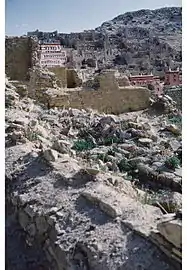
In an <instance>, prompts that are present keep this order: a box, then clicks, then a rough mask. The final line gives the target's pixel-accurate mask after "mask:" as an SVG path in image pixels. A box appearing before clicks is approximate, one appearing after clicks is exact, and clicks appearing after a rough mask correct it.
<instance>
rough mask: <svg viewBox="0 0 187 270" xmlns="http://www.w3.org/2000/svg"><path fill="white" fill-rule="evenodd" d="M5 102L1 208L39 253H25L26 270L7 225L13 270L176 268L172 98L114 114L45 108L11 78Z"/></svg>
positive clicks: (176, 152)
mask: <svg viewBox="0 0 187 270" xmlns="http://www.w3.org/2000/svg"><path fill="white" fill-rule="evenodd" d="M5 97H6V100H5V101H6V119H5V120H6V126H5V133H6V139H5V141H6V198H7V205H8V206H9V208H13V212H14V213H15V214H16V215H15V216H14V218H15V217H16V218H17V221H18V222H19V224H20V226H21V228H22V229H23V230H24V231H25V233H24V238H25V240H26V243H27V244H28V246H32V247H33V248H35V249H36V251H37V252H36V253H34V251H33V249H30V248H29V247H28V249H30V252H31V254H32V256H31V257H32V259H31V260H32V265H31V266H30V264H29V262H27V261H26V260H27V258H28V256H27V255H25V256H24V255H23V254H22V256H20V257H19V258H18V256H19V255H20V252H19V250H23V252H26V251H24V250H25V248H24V249H19V248H18V245H19V243H16V245H15V243H14V241H13V239H14V233H10V231H11V232H13V231H14V230H15V228H12V229H11V230H10V227H9V226H7V228H6V229H7V230H8V232H7V235H8V239H9V240H8V241H9V245H8V246H7V249H8V251H7V256H8V258H7V261H8V263H9V266H10V268H9V269H10V270H13V269H14V270H15V269H51V270H64V269H77V270H78V269H81V270H82V269H85V270H88V269H90V270H102V269H106V270H119V269H121V270H123V269H126V270H132V269H133V270H134V269H149V270H157V269H161V270H169V269H170V270H173V269H181V212H180V209H181V203H182V201H181V197H182V195H181V183H182V178H181V170H182V168H181V166H182V160H181V158H182V150H181V140H182V138H181V116H180V115H179V113H178V111H177V109H176V108H175V103H174V102H173V101H172V99H171V98H170V97H168V96H165V97H162V98H160V99H158V100H152V106H151V108H150V109H148V110H145V111H140V112H132V113H127V114H123V115H119V116H116V115H105V114H99V113H97V112H96V111H92V110H77V109H59V110H57V109H50V110H46V109H44V108H42V107H41V106H39V105H38V104H37V103H36V101H33V100H32V99H29V98H25V97H24V98H21V97H20V96H19V94H18V93H17V90H16V87H13V85H12V83H10V82H9V81H8V80H6V91H5ZM169 213H170V214H169ZM9 215H10V214H9V213H8V212H7V220H8V219H9V218H10V216H9ZM20 233H21V231H20ZM16 234H18V230H17V231H16ZM11 239H12V240H11ZM11 243H12V244H11ZM12 245H13V246H12ZM15 246H16V247H17V248H16V249H17V250H14V252H11V250H13V247H15ZM39 251H41V254H39ZM43 251H44V252H45V255H46V258H44V257H43V259H44V261H43V262H42V261H41V257H42V252H43ZM33 254H36V256H38V257H36V258H40V259H39V261H38V262H37V259H36V261H35V260H34V259H33V256H34V255H33ZM163 254H165V255H167V256H165V255H163ZM14 256H15V257H16V256H17V259H15V257H14ZM22 258H24V262H22ZM28 259H29V258H28ZM46 260H48V261H49V263H48V268H46ZM19 264H20V265H19ZM41 265H42V266H43V268H42V266H41ZM24 266H25V268H24Z"/></svg>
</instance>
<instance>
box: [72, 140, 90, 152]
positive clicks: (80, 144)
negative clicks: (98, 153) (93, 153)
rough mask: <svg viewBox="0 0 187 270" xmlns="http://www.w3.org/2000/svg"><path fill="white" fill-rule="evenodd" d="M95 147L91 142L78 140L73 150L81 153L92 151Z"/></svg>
mask: <svg viewBox="0 0 187 270" xmlns="http://www.w3.org/2000/svg"><path fill="white" fill-rule="evenodd" d="M94 147H95V145H94V143H93V142H92V141H89V140H78V141H76V142H74V145H73V147H72V148H73V149H74V150H76V151H78V152H81V151H86V150H91V149H93V148H94Z"/></svg>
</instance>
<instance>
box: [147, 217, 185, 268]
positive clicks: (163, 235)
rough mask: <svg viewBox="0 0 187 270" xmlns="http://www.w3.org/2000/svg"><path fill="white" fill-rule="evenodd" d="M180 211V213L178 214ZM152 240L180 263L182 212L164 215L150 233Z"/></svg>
mask: <svg viewBox="0 0 187 270" xmlns="http://www.w3.org/2000/svg"><path fill="white" fill-rule="evenodd" d="M179 213H180V215H179ZM151 237H152V241H153V242H154V243H156V244H157V245H158V246H159V247H160V248H161V250H162V251H163V252H164V253H165V254H166V255H167V256H170V257H171V258H173V259H174V260H176V261H178V262H179V263H182V214H181V212H178V215H177V214H176V215H175V214H170V215H165V217H164V218H163V221H161V222H160V223H158V225H157V231H153V232H152V233H151Z"/></svg>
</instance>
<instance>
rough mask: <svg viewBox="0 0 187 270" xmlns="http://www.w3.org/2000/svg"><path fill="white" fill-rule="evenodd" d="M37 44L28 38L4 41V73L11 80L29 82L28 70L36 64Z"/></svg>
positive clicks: (14, 38) (12, 38)
mask: <svg viewBox="0 0 187 270" xmlns="http://www.w3.org/2000/svg"><path fill="white" fill-rule="evenodd" d="M37 49H38V44H37V42H36V41H35V40H34V39H32V38H29V37H8V38H6V40H5V72H6V74H7V76H8V77H10V79H11V80H18V81H29V78H30V75H29V70H30V68H32V67H33V66H35V65H36V64H37V61H38V60H37V59H38V52H37Z"/></svg>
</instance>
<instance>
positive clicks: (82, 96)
mask: <svg viewBox="0 0 187 270" xmlns="http://www.w3.org/2000/svg"><path fill="white" fill-rule="evenodd" d="M149 97H150V92H149V90H147V89H146V88H141V87H124V88H120V89H118V90H116V91H110V90H108V91H104V90H101V91H94V90H93V91H86V90H85V91H74V92H73V93H71V94H69V95H66V96H57V97H53V98H51V99H49V104H50V107H64V106H65V107H66V106H67V107H72V108H77V109H83V108H84V109H86V108H92V109H96V110H98V111H100V112H105V113H114V114H120V113H123V112H128V111H138V110H142V109H145V108H147V107H148V106H149Z"/></svg>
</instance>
